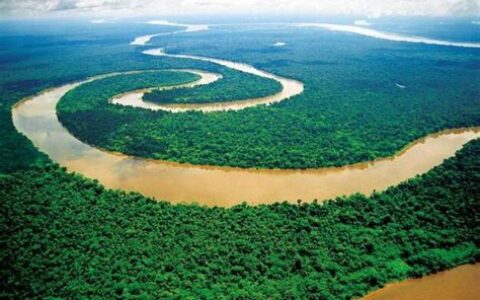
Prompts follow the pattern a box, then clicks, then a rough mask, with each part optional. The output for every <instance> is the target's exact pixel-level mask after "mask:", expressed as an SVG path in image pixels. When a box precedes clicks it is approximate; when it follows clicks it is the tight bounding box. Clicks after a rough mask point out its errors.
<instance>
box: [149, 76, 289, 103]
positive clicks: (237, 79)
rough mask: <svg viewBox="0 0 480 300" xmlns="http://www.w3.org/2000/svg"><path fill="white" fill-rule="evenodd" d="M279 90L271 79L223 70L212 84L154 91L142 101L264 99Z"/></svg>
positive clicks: (275, 82)
mask: <svg viewBox="0 0 480 300" xmlns="http://www.w3.org/2000/svg"><path fill="white" fill-rule="evenodd" d="M281 89H282V86H281V84H280V83H278V82H277V81H274V80H272V79H268V78H263V77H259V76H255V75H251V74H248V73H244V72H238V71H233V70H230V69H225V70H224V71H223V78H221V79H220V80H218V81H216V82H214V83H212V84H208V85H203V86H200V87H198V88H195V89H189V88H182V89H173V90H167V91H158V90H157V91H155V90H154V91H151V92H149V93H146V94H145V95H144V96H143V99H144V100H147V101H151V102H157V103H212V102H224V101H233V100H246V99H251V98H260V97H265V96H269V95H273V94H275V93H278V92H279V91H280V90H281Z"/></svg>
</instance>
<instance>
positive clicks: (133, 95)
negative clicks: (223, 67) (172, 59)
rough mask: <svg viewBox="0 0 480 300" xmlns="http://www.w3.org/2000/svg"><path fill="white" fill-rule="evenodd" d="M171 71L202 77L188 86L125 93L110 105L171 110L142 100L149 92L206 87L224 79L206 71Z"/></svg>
mask: <svg viewBox="0 0 480 300" xmlns="http://www.w3.org/2000/svg"><path fill="white" fill-rule="evenodd" d="M171 71H179V72H188V73H193V74H196V75H198V76H200V79H199V80H196V81H193V82H190V83H186V84H181V85H176V86H165V87H156V88H148V89H140V90H135V91H130V92H127V93H123V94H120V95H117V96H115V97H113V98H112V99H110V103H112V104H118V105H123V106H132V107H137V108H143V109H150V110H169V109H167V108H163V106H162V105H159V104H157V103H153V102H149V101H144V100H143V99H142V97H143V95H144V94H145V93H147V92H150V91H152V90H169V89H174V88H193V87H196V86H199V85H206V84H210V83H213V82H215V81H217V80H219V79H221V78H222V75H220V74H216V73H210V72H205V71H200V70H192V69H181V70H178V69H177V70H171Z"/></svg>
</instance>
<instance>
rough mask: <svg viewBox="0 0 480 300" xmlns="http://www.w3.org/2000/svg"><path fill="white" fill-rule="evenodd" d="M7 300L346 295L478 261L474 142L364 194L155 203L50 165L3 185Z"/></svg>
mask: <svg viewBox="0 0 480 300" xmlns="http://www.w3.org/2000/svg"><path fill="white" fill-rule="evenodd" d="M0 199H2V201H1V202H0V212H1V214H0V215H1V219H0V223H1V226H2V228H3V230H2V232H1V235H0V247H1V249H2V251H1V252H0V253H1V268H0V278H1V279H2V289H3V294H2V296H3V297H4V298H22V299H31V298H33V299H42V298H48V297H56V298H63V299H72V298H75V299H350V298H352V297H356V296H361V295H364V294H366V293H367V292H369V291H370V290H372V289H375V288H379V287H381V286H382V285H383V284H385V283H387V282H390V281H392V280H401V279H403V278H406V277H407V276H420V275H423V274H427V273H431V272H435V271H439V270H442V269H445V268H450V267H453V266H456V265H459V264H464V263H469V262H475V261H478V259H479V258H480V248H479V247H478V245H480V239H479V237H480V218H479V216H478V213H477V212H478V211H479V210H480V203H479V201H478V199H480V140H477V141H473V142H471V143H469V144H468V145H467V146H466V147H465V148H464V149H463V150H461V151H460V152H458V153H457V156H456V157H455V158H452V159H449V160H447V161H446V162H445V163H444V164H443V165H442V166H440V167H437V168H435V169H433V170H432V171H430V172H429V173H427V174H426V175H423V176H421V177H417V178H415V179H412V180H410V181H408V182H406V183H403V184H401V185H399V186H397V187H394V188H390V189H389V190H387V191H386V192H383V193H377V194H374V195H373V196H372V197H364V196H361V195H354V196H351V197H347V198H339V199H337V200H336V201H330V202H327V203H325V204H323V205H320V204H317V203H312V204H299V205H293V204H287V203H278V204H274V205H260V206H257V207H251V206H248V205H239V206H235V207H233V208H230V209H225V208H219V207H215V208H206V207H200V206H195V205H186V206H185V205H171V204H168V203H167V202H155V201H152V200H151V199H148V198H145V197H143V196H141V195H138V194H135V193H125V192H118V191H110V190H106V189H104V188H103V187H102V186H100V185H99V184H98V183H97V182H95V181H91V180H86V179H84V178H82V177H80V176H72V175H69V174H67V173H66V172H65V170H64V169H61V168H59V167H57V166H54V165H51V166H46V167H43V168H35V169H32V170H29V171H23V172H18V173H14V174H12V175H9V176H3V177H0Z"/></svg>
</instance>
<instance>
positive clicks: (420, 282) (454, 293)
mask: <svg viewBox="0 0 480 300" xmlns="http://www.w3.org/2000/svg"><path fill="white" fill-rule="evenodd" d="M430 299H432V300H433V299H435V300H477V299H480V264H475V265H464V266H460V267H457V268H454V269H451V270H448V271H445V272H440V273H437V274H433V275H429V276H426V277H422V278H419V279H409V280H405V281H402V282H398V283H392V284H388V285H387V286H385V287H384V288H382V289H380V290H378V291H375V292H373V293H371V294H369V295H367V296H366V297H364V298H362V300H430Z"/></svg>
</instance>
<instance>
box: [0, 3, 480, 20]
mask: <svg viewBox="0 0 480 300" xmlns="http://www.w3.org/2000/svg"><path fill="white" fill-rule="evenodd" d="M215 13H229V14H246V13H256V14H263V13H270V14H277V13H278V14H290V15H291V14H322V15H330V14H355V15H363V16H367V17H379V16H388V15H423V16H427V15H428V16H466V15H467V16H475V17H478V16H480V0H0V16H3V17H6V16H9V17H19V18H23V17H30V16H65V15H87V16H102V17H105V16H141V15H155V14H158V15H172V16H174V15H185V14H215Z"/></svg>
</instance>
